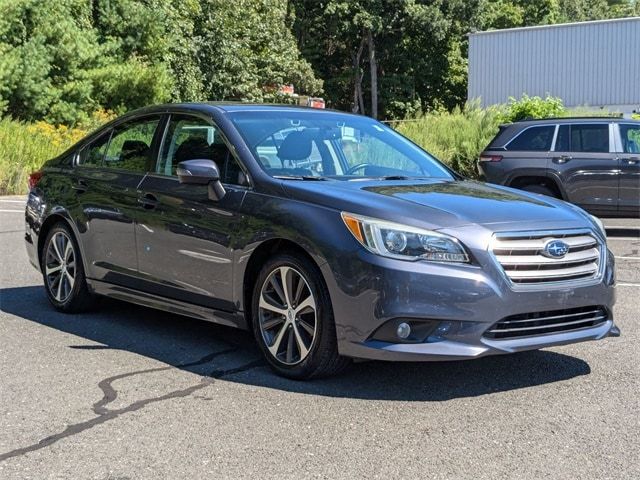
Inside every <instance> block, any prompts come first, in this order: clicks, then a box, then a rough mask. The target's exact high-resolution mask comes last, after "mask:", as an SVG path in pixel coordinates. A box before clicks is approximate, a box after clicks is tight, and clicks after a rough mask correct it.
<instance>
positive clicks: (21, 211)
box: [0, 210, 24, 213]
mask: <svg viewBox="0 0 640 480" xmlns="http://www.w3.org/2000/svg"><path fill="white" fill-rule="evenodd" d="M0 212H7V213H8V212H13V213H24V210H0Z"/></svg>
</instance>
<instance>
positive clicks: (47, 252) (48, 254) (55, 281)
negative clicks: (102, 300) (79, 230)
mask: <svg viewBox="0 0 640 480" xmlns="http://www.w3.org/2000/svg"><path fill="white" fill-rule="evenodd" d="M41 258H42V260H41V263H42V278H43V280H44V288H45V290H46V292H47V297H48V298H49V301H50V302H51V304H52V305H53V306H54V307H55V308H56V309H57V310H59V311H61V312H65V313H77V312H83V311H85V310H88V309H89V308H90V307H91V306H92V305H93V304H94V301H95V296H94V295H92V294H91V292H90V291H89V287H88V286H87V281H86V278H85V274H84V265H83V263H82V257H81V255H80V248H78V242H77V241H76V239H75V236H74V235H73V232H72V231H71V229H70V228H69V227H68V226H67V225H66V224H65V223H62V222H60V223H57V224H55V225H54V226H53V227H52V228H51V230H49V233H48V234H47V238H46V239H45V241H44V246H43V247H42V254H41Z"/></svg>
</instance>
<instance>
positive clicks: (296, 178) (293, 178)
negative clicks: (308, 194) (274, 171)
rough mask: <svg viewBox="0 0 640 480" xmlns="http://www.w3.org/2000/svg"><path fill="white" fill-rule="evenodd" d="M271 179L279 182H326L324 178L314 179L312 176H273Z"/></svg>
mask: <svg viewBox="0 0 640 480" xmlns="http://www.w3.org/2000/svg"><path fill="white" fill-rule="evenodd" d="M273 178H277V179H279V180H310V181H315V182H318V181H324V180H328V179H327V178H326V177H316V176H313V175H274V176H273Z"/></svg>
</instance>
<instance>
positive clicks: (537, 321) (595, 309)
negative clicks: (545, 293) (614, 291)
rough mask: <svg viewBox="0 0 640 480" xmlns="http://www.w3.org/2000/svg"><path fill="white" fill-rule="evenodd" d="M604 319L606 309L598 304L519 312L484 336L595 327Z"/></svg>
mask: <svg viewBox="0 0 640 480" xmlns="http://www.w3.org/2000/svg"><path fill="white" fill-rule="evenodd" d="M606 321H607V311H606V310H605V309H604V307H600V306H590V307H579V308H569V309H565V310H552V311H549V312H535V313H521V314H518V315H512V316H510V317H506V318H503V319H502V320H500V321H499V322H498V323H496V324H494V325H493V326H492V327H491V328H490V329H489V330H487V331H486V332H485V333H484V336H485V337H486V338H492V339H505V338H519V337H530V336H535V335H543V334H545V333H557V332H568V331H571V330H578V329H581V328H590V327H596V326H598V325H600V324H602V323H604V322H606Z"/></svg>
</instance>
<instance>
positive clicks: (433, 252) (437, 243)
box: [342, 212, 469, 263]
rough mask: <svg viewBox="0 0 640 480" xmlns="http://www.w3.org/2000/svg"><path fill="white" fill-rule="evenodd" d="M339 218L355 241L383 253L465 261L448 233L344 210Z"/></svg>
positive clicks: (395, 255)
mask: <svg viewBox="0 0 640 480" xmlns="http://www.w3.org/2000/svg"><path fill="white" fill-rule="evenodd" d="M342 220H344V223H345V225H346V226H347V228H348V229H349V231H350V232H351V234H352V235H353V236H354V237H355V238H356V240H358V242H360V243H361V244H362V245H363V246H364V247H365V248H366V249H368V250H369V251H371V252H373V253H375V254H378V255H382V256H383V257H391V258H398V259H401V260H430V261H432V262H457V263H469V255H467V252H466V251H465V249H464V247H463V246H462V245H461V244H460V242H458V240H457V239H455V238H453V237H450V236H448V235H444V234H442V233H438V232H432V231H431V230H422V229H420V228H415V227H410V226H407V225H400V224H397V223H391V222H386V221H384V220H376V219H375V218H369V217H362V216H359V215H353V214H351V213H346V212H342Z"/></svg>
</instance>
